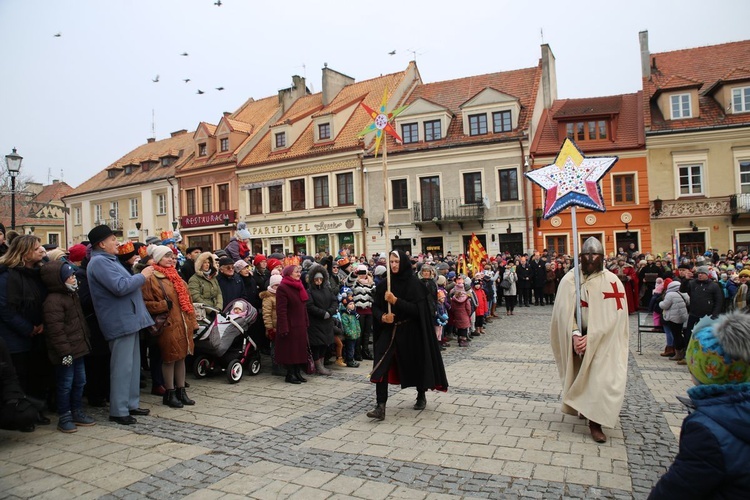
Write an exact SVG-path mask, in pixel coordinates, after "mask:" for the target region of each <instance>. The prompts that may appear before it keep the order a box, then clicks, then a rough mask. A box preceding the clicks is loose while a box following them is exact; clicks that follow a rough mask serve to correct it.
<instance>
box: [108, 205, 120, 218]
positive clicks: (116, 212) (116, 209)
mask: <svg viewBox="0 0 750 500" xmlns="http://www.w3.org/2000/svg"><path fill="white" fill-rule="evenodd" d="M109 210H110V212H111V211H112V210H114V212H112V213H113V214H114V215H113V216H112V218H113V219H114V220H120V202H119V201H113V202H111V203H110V204H109Z"/></svg>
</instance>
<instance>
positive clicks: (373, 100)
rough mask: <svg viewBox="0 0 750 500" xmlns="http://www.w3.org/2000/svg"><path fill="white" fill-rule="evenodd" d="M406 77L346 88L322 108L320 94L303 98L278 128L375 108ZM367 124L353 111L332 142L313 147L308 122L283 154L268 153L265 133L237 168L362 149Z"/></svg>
mask: <svg viewBox="0 0 750 500" xmlns="http://www.w3.org/2000/svg"><path fill="white" fill-rule="evenodd" d="M406 74H407V72H406V71H400V72H398V73H393V74H390V75H384V76H380V77H377V78H373V79H370V80H365V81H361V82H356V83H353V84H351V85H347V86H346V87H344V88H343V89H342V90H341V91H340V92H339V93H338V94H337V95H336V97H334V99H333V100H332V101H331V102H330V103H329V104H328V106H325V107H322V94H320V93H318V94H314V95H311V96H306V97H303V98H301V99H299V100H298V101H296V102H295V103H294V105H293V106H292V107H291V108H290V109H289V110H288V111H287V112H286V113H285V114H284V115H283V116H282V117H281V118H280V119H279V121H278V122H277V124H280V123H284V122H285V121H286V120H287V119H289V120H290V121H294V120H299V119H300V118H301V117H303V116H310V117H312V116H313V115H314V116H322V115H325V114H328V113H335V112H339V111H341V110H343V109H345V108H347V107H348V106H354V105H357V106H358V105H359V102H361V101H364V103H365V104H367V105H368V106H370V107H371V108H375V107H378V106H379V105H380V102H381V100H382V98H383V90H384V89H385V88H387V89H388V90H389V91H393V90H394V89H396V88H398V87H399V85H401V83H402V82H403V79H404V77H405V76H406ZM368 123H370V117H369V115H368V114H367V113H366V112H365V110H364V109H356V110H354V112H353V113H352V115H351V117H350V118H349V119H348V121H347V122H346V123H345V124H344V125H343V127H341V129H340V130H334V131H333V132H334V134H335V137H334V140H333V141H327V142H325V143H322V144H315V143H314V137H313V133H314V131H313V127H312V125H313V123H312V122H310V124H309V125H308V126H307V127H306V128H305V130H304V131H303V132H302V133H301V135H300V136H299V138H297V140H296V141H295V142H294V143H293V144H291V145H290V146H289V147H288V148H286V149H284V150H282V151H275V152H272V151H271V139H270V135H269V134H270V133H271V132H268V133H267V134H266V135H265V136H264V137H263V138H261V139H260V141H259V142H258V144H257V145H256V146H255V147H254V148H253V149H252V151H250V153H249V154H248V155H247V156H246V157H245V158H243V159H242V160H240V163H239V165H238V166H239V168H243V167H251V166H256V165H263V164H267V163H274V162H279V161H286V160H292V159H301V158H305V157H313V156H319V155H322V154H328V153H335V152H343V151H348V150H353V149H356V148H361V147H362V145H361V142H360V139H359V137H358V134H359V132H361V131H362V129H364V128H365V126H367V124H368Z"/></svg>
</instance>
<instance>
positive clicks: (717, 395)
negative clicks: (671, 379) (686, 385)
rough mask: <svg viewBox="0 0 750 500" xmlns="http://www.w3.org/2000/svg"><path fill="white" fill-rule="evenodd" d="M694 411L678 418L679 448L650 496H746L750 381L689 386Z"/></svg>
mask: <svg viewBox="0 0 750 500" xmlns="http://www.w3.org/2000/svg"><path fill="white" fill-rule="evenodd" d="M688 395H689V396H690V399H691V400H692V403H693V405H695V410H694V411H693V412H692V413H691V414H690V415H688V416H687V417H686V418H685V420H684V421H683V422H682V432H681V434H680V451H679V452H678V453H677V457H676V458H675V460H674V463H673V464H672V466H671V467H670V468H669V470H668V471H667V473H666V474H665V475H664V476H662V478H661V479H660V480H659V482H658V483H657V484H656V486H655V487H654V489H653V490H652V491H651V495H650V496H649V498H650V499H657V498H679V499H681V500H682V499H689V498H726V499H730V498H731V499H734V498H748V496H750V465H749V464H750V383H743V384H726V385H699V386H696V387H691V388H690V389H688Z"/></svg>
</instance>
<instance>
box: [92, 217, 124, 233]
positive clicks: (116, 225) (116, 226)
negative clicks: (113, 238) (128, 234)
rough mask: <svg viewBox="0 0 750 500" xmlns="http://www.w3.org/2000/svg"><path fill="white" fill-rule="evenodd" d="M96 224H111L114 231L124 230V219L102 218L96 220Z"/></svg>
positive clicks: (110, 226)
mask: <svg viewBox="0 0 750 500" xmlns="http://www.w3.org/2000/svg"><path fill="white" fill-rule="evenodd" d="M94 225H95V226H109V228H110V229H111V230H112V231H122V219H100V220H95V221H94Z"/></svg>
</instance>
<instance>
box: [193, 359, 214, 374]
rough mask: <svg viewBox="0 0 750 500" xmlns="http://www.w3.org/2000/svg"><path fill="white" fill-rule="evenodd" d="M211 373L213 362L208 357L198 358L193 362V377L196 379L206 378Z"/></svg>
mask: <svg viewBox="0 0 750 500" xmlns="http://www.w3.org/2000/svg"><path fill="white" fill-rule="evenodd" d="M210 371H211V361H210V360H209V359H208V358H207V357H206V356H196V357H195V361H193V375H195V378H205V377H206V376H208V374H209V372H210Z"/></svg>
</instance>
